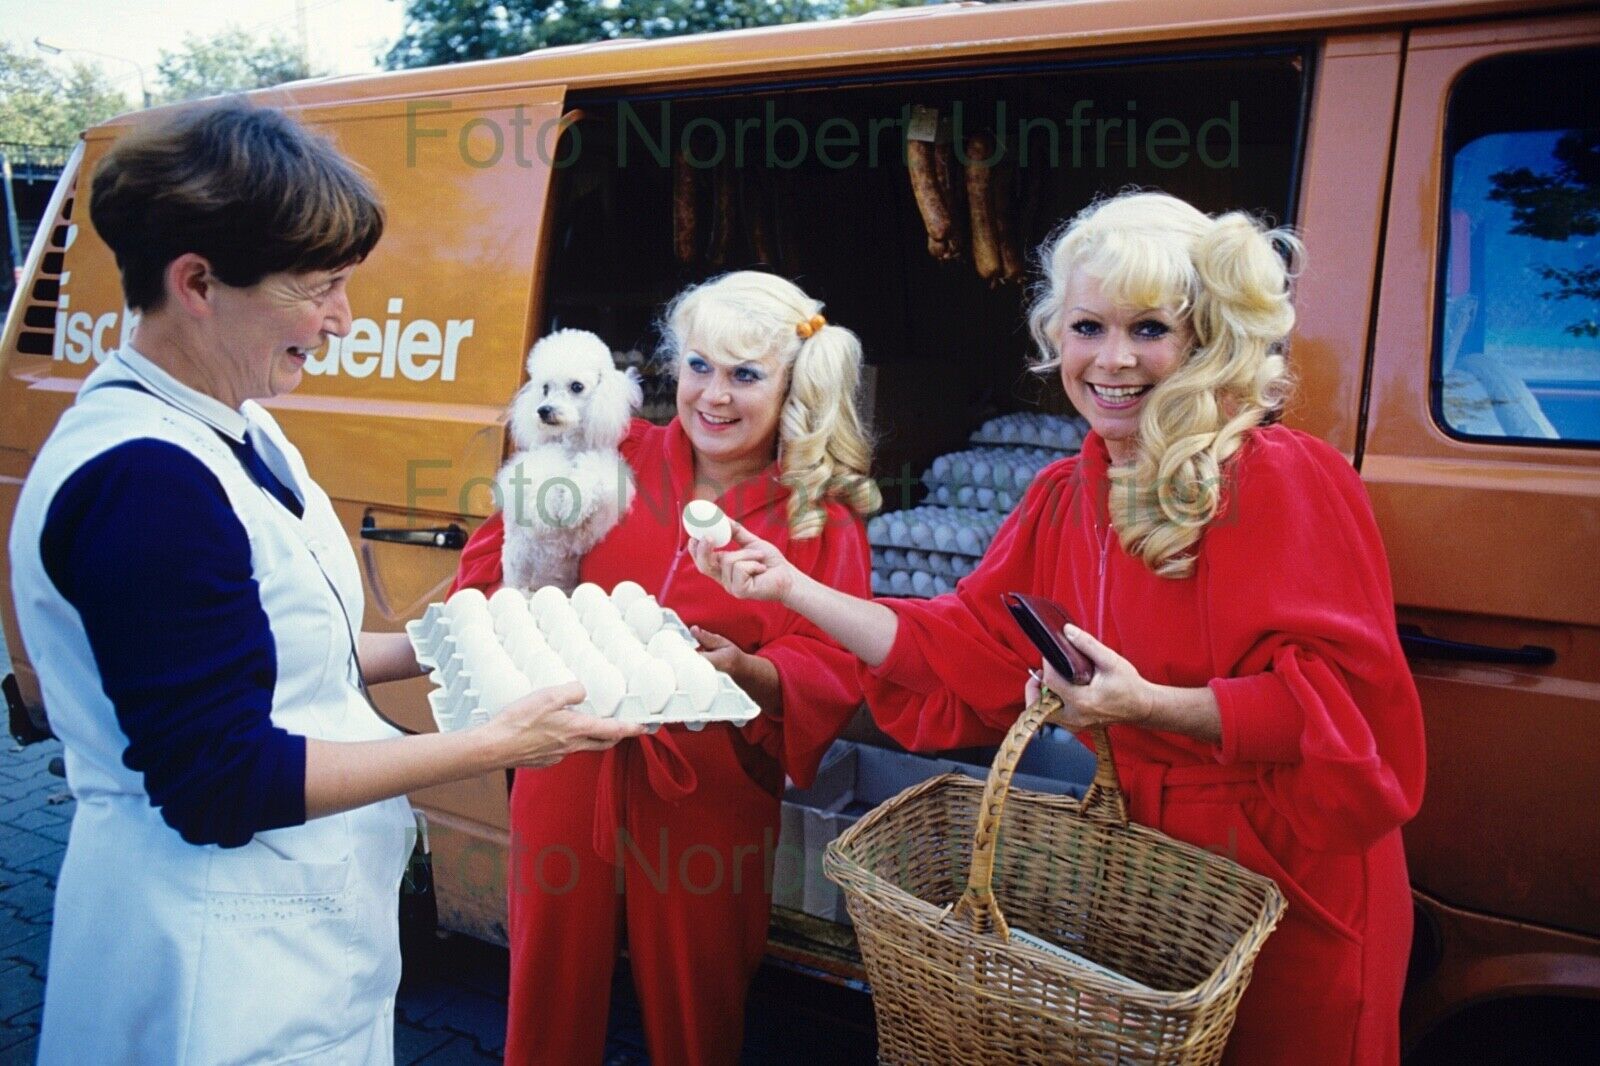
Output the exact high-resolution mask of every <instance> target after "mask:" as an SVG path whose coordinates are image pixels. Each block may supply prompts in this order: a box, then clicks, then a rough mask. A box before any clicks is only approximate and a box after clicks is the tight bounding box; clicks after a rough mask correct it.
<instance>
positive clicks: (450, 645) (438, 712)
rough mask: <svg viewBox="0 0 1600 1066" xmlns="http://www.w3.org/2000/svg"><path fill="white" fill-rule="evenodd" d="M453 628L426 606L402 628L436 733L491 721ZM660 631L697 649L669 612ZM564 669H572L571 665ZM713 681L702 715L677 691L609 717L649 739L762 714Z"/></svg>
mask: <svg viewBox="0 0 1600 1066" xmlns="http://www.w3.org/2000/svg"><path fill="white" fill-rule="evenodd" d="M452 624H453V623H452V621H451V619H450V617H449V615H448V614H447V613H446V611H445V606H444V604H442V603H431V604H429V605H428V607H427V609H426V610H425V611H424V612H423V615H422V617H421V618H419V619H416V620H414V621H411V622H408V623H406V635H407V636H408V637H410V638H411V646H412V648H413V649H414V650H415V651H416V655H417V662H418V663H419V664H421V665H422V666H424V667H426V668H427V669H428V670H429V674H428V679H429V680H430V681H432V682H433V684H434V685H435V688H434V689H433V691H431V692H429V693H428V706H429V708H430V709H431V710H432V711H433V719H434V723H435V724H436V725H437V726H438V727H439V731H440V732H441V733H445V732H450V731H453V730H457V729H465V728H467V727H468V726H472V725H480V724H482V723H484V722H486V721H488V720H489V717H490V713H489V710H488V709H487V708H486V707H484V706H482V705H481V702H480V699H479V694H478V690H477V689H476V688H475V687H474V686H473V678H472V672H471V671H470V670H469V669H468V668H467V666H466V662H465V659H464V657H463V656H462V654H461V653H460V652H458V651H456V650H455V639H454V637H453V636H452V635H451V627H452ZM661 627H662V629H669V630H672V631H674V632H676V633H677V634H678V635H679V636H681V637H683V639H684V640H685V641H686V642H687V643H688V644H689V646H690V647H698V646H699V642H698V641H696V640H695V638H694V635H693V634H692V633H690V632H689V627H688V626H686V625H684V624H683V619H681V618H679V617H678V614H677V612H676V611H673V610H672V609H671V608H668V607H663V608H662V609H661ZM563 661H564V660H563ZM568 669H569V670H570V669H571V667H570V664H569V665H568ZM716 676H717V692H716V695H715V696H714V697H713V698H712V700H711V704H710V706H709V707H707V708H706V709H705V710H704V711H697V710H695V708H694V705H693V704H692V703H691V701H690V699H689V696H688V695H687V694H686V693H684V692H683V691H681V690H679V691H674V692H673V693H672V694H671V695H670V696H668V697H667V702H666V705H665V706H663V707H662V708H661V710H659V711H656V712H654V713H652V712H650V711H647V710H646V709H645V705H644V702H643V700H641V699H640V698H639V697H638V696H635V695H633V694H631V693H627V694H624V695H623V697H622V699H621V701H620V702H619V703H618V704H617V708H616V712H615V713H614V714H612V715H610V716H609V717H612V718H615V719H617V720H618V721H623V722H637V723H639V724H641V725H644V726H645V727H646V731H647V732H650V733H654V732H655V731H656V730H657V729H659V728H660V727H661V726H664V725H683V726H686V727H688V728H689V729H690V730H691V731H694V732H699V731H700V730H701V729H704V728H705V727H706V725H707V724H708V723H710V722H731V723H732V724H734V725H744V724H745V723H746V722H749V721H750V720H751V719H753V718H755V717H756V715H758V714H760V713H761V708H760V707H759V706H758V705H757V704H756V702H755V700H753V699H751V698H750V696H749V695H748V694H747V693H746V692H745V691H744V690H743V689H741V688H740V687H739V686H738V685H737V684H735V683H734V680H733V679H732V678H731V677H729V676H728V675H727V674H724V673H722V672H720V671H719V672H718V673H717V675H716ZM575 709H576V710H578V711H581V712H583V713H586V714H593V715H596V716H598V711H597V710H596V709H595V707H594V706H593V704H591V703H590V702H589V701H588V700H587V699H586V700H584V701H583V702H582V703H579V704H577V705H576V707H575Z"/></svg>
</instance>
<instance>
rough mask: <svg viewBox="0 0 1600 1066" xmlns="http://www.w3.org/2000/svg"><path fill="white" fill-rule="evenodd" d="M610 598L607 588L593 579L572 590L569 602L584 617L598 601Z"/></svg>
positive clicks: (602, 601) (601, 601)
mask: <svg viewBox="0 0 1600 1066" xmlns="http://www.w3.org/2000/svg"><path fill="white" fill-rule="evenodd" d="M609 598H610V597H608V596H607V595H606V590H605V589H603V588H601V587H600V586H599V585H596V584H595V583H594V582H593V581H585V582H584V583H583V584H581V585H579V586H578V587H577V588H575V589H573V590H572V597H571V599H570V600H569V601H568V602H570V603H571V604H572V609H573V610H574V611H577V612H578V614H579V616H580V617H582V616H584V615H587V614H588V613H589V609H590V608H591V607H593V606H594V605H595V604H596V603H604V602H606V601H607V600H608V599H609Z"/></svg>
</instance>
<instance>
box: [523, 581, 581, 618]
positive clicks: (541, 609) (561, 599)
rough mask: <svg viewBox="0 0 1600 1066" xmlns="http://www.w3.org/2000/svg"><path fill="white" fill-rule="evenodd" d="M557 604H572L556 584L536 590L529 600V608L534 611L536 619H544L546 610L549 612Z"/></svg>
mask: <svg viewBox="0 0 1600 1066" xmlns="http://www.w3.org/2000/svg"><path fill="white" fill-rule="evenodd" d="M555 604H562V605H565V606H569V607H570V606H571V604H568V603H567V598H566V597H565V596H563V595H562V594H561V590H560V589H558V588H556V587H555V586H554V585H545V586H544V587H542V588H540V589H539V590H538V591H536V592H535V593H534V594H533V596H532V597H531V598H530V599H529V600H528V610H529V611H531V612H532V613H533V618H534V621H538V620H540V619H542V618H543V617H544V616H545V614H546V612H548V611H549V610H550V608H551V607H552V606H554V605H555Z"/></svg>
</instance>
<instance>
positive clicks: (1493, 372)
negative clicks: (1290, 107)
mask: <svg viewBox="0 0 1600 1066" xmlns="http://www.w3.org/2000/svg"><path fill="white" fill-rule="evenodd" d="M1597 71H1600V49H1584V50H1579V51H1571V52H1564V53H1558V54H1554V55H1551V54H1542V55H1526V56H1516V57H1506V58H1498V59H1491V60H1486V61H1485V62H1483V63H1480V64H1478V65H1476V66H1474V67H1472V68H1470V69H1469V70H1467V71H1466V72H1465V73H1464V74H1463V75H1462V76H1461V78H1460V80H1459V81H1458V82H1457V83H1456V86H1455V89H1454V91H1453V92H1452V93H1451V97H1450V110H1449V119H1448V127H1447V131H1446V139H1445V153H1444V160H1445V175H1444V186H1443V187H1444V189H1445V190H1446V192H1447V199H1446V202H1445V214H1444V219H1443V225H1442V226H1441V232H1442V235H1443V246H1442V249H1441V252H1442V254H1441V256H1440V260H1441V263H1442V264H1443V268H1442V270H1441V280H1440V285H1441V289H1440V299H1439V300H1438V305H1439V321H1438V322H1437V324H1436V327H1435V332H1434V336H1435V337H1436V338H1437V342H1436V345H1435V350H1434V357H1433V358H1434V363H1433V389H1434V415H1435V418H1436V419H1438V420H1439V421H1440V422H1441V424H1442V425H1443V427H1444V428H1445V429H1446V430H1447V431H1448V432H1450V433H1452V434H1453V435H1456V436H1460V437H1467V438H1492V439H1496V440H1500V441H1504V440H1505V439H1507V438H1514V439H1516V440H1517V441H1518V442H1519V443H1530V444H1549V443H1553V442H1566V443H1575V444H1580V445H1582V444H1589V445H1592V444H1597V443H1600V124H1597V123H1596V112H1595V110H1594V100H1595V99H1596V98H1597V96H1596V94H1597V93H1600V76H1597V73H1596V72H1597Z"/></svg>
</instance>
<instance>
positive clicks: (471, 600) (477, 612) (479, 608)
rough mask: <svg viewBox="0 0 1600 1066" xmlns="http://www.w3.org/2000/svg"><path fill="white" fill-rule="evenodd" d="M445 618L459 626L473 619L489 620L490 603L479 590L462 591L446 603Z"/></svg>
mask: <svg viewBox="0 0 1600 1066" xmlns="http://www.w3.org/2000/svg"><path fill="white" fill-rule="evenodd" d="M444 613H445V616H446V617H448V618H449V619H450V621H451V622H453V623H455V624H457V625H459V624H460V623H462V622H465V621H468V620H469V619H472V618H483V619H485V620H487V619H488V618H489V601H488V600H487V599H486V598H485V597H484V595H483V593H482V592H480V591H479V590H478V589H462V590H461V591H460V592H458V593H456V594H455V595H454V596H451V597H450V598H449V599H448V600H446V601H445V605H444Z"/></svg>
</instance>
